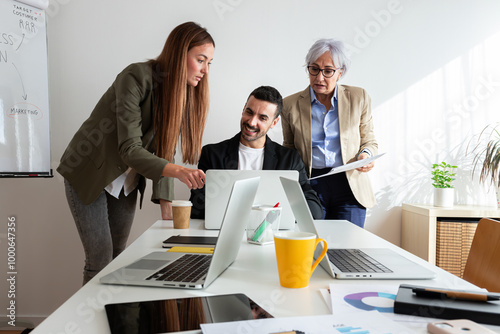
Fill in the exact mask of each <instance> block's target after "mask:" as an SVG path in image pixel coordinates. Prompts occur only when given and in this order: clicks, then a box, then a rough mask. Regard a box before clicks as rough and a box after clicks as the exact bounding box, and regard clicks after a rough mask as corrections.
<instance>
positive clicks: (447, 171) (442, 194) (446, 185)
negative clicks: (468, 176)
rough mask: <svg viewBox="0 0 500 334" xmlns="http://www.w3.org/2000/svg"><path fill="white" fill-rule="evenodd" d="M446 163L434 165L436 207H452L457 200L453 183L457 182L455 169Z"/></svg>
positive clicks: (433, 178)
mask: <svg viewBox="0 0 500 334" xmlns="http://www.w3.org/2000/svg"><path fill="white" fill-rule="evenodd" d="M456 168H457V166H452V165H450V164H448V163H446V162H442V163H440V164H433V165H432V172H431V173H432V181H434V182H433V183H432V185H433V186H434V206H442V207H452V206H453V201H454V198H455V188H453V186H452V182H453V181H454V180H455V175H456V173H455V169H456Z"/></svg>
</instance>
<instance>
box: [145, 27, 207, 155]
mask: <svg viewBox="0 0 500 334" xmlns="http://www.w3.org/2000/svg"><path fill="white" fill-rule="evenodd" d="M207 43H210V44H212V45H213V46H214V47H215V42H214V41H213V39H212V36H210V34H209V33H208V32H207V30H206V29H205V28H202V27H201V26H199V25H198V24H196V23H194V22H186V23H183V24H181V25H179V26H177V27H176V28H175V29H174V30H172V32H171V33H170V35H169V36H168V38H167V41H166V42H165V46H164V47H163V51H162V52H161V53H160V55H159V56H158V57H157V58H156V59H154V60H151V61H150V64H151V68H152V71H153V82H154V88H153V89H154V127H155V132H156V137H155V138H156V155H157V156H159V157H162V158H165V159H167V160H169V161H172V160H173V158H174V153H175V148H176V146H177V142H178V140H179V135H180V137H181V147H182V159H183V162H185V163H186V162H187V163H190V164H195V163H197V162H198V159H199V156H200V153H201V143H202V138H203V131H204V129H205V123H206V120H207V114H208V105H209V91H208V73H207V74H206V75H205V76H204V77H203V79H202V80H201V81H200V82H199V83H198V85H197V86H196V87H192V86H189V85H188V84H187V65H186V64H187V53H188V51H189V50H190V49H191V48H193V47H195V46H199V45H203V44H207Z"/></svg>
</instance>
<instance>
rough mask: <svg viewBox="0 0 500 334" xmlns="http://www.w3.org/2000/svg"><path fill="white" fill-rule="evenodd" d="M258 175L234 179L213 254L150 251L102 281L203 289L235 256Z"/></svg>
mask: <svg viewBox="0 0 500 334" xmlns="http://www.w3.org/2000/svg"><path fill="white" fill-rule="evenodd" d="M258 185H259V178H258V177H257V178H251V179H246V180H238V181H236V182H234V184H233V186H232V191H231V194H230V197H229V201H228V202H227V205H226V207H225V210H224V212H225V214H224V215H223V222H222V227H221V229H220V232H219V237H218V238H217V243H216V244H215V247H214V252H213V254H193V253H169V252H165V251H163V252H153V253H150V254H149V255H146V256H145V257H143V258H141V259H139V260H137V261H135V262H134V263H132V264H130V265H128V266H125V267H122V268H120V269H118V270H116V271H114V272H112V273H110V274H108V275H106V276H103V277H102V278H101V279H100V282H101V283H105V284H120V285H141V286H157V287H166V288H186V289H203V288H205V287H207V286H208V285H209V284H210V283H212V282H213V281H214V280H215V279H216V278H217V277H218V276H219V275H220V274H222V272H223V271H224V270H226V269H227V268H228V267H229V266H230V265H231V264H232V263H233V261H234V259H235V258H236V256H237V255H238V251H239V249H240V245H241V242H242V240H243V234H244V232H245V228H246V219H245V217H248V215H249V214H250V210H251V208H252V203H253V200H254V197H255V194H256V193H257V188H258Z"/></svg>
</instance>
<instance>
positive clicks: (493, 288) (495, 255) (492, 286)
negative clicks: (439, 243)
mask: <svg viewBox="0 0 500 334" xmlns="http://www.w3.org/2000/svg"><path fill="white" fill-rule="evenodd" d="M463 279H464V280H466V281H468V282H470V283H472V284H474V285H477V286H479V287H480V288H484V289H486V290H488V291H489V292H500V222H499V221H497V220H493V219H488V218H483V219H481V220H480V221H479V223H478V225H477V229H476V233H475V234H474V239H473V240H472V245H471V248H470V252H469V257H468V258H467V263H466V264H465V270H464V276H463Z"/></svg>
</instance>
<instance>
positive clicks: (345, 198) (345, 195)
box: [311, 168, 366, 227]
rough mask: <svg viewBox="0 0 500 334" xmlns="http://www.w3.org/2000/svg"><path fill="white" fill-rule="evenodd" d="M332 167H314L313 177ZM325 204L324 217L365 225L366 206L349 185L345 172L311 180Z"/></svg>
mask: <svg viewBox="0 0 500 334" xmlns="http://www.w3.org/2000/svg"><path fill="white" fill-rule="evenodd" d="M330 170H331V168H322V169H313V170H312V173H311V177H315V176H319V175H323V174H326V173H328V172H329V171H330ZM311 186H312V187H313V189H314V190H315V191H316V192H317V193H318V196H319V199H320V201H321V205H322V206H323V218H322V219H333V220H335V219H343V220H348V221H350V222H351V223H353V224H356V225H358V226H359V227H364V226H365V217H366V208H365V207H364V206H362V205H361V204H359V203H358V201H357V200H356V198H354V195H353V193H352V191H351V187H349V182H347V177H346V175H345V173H338V174H333V175H328V176H325V177H321V178H318V179H314V180H311Z"/></svg>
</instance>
